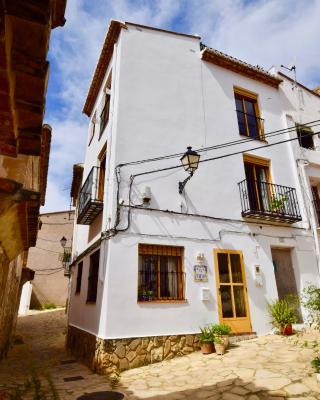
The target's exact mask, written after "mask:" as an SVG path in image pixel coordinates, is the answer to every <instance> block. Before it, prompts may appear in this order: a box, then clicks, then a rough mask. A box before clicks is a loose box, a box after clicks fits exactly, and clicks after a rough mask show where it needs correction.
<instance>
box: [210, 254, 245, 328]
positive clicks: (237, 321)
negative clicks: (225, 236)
mask: <svg viewBox="0 0 320 400" xmlns="http://www.w3.org/2000/svg"><path fill="white" fill-rule="evenodd" d="M220 253H224V254H228V273H229V279H230V282H228V283H222V284H221V283H220V275H219V264H218V254H220ZM230 254H238V255H239V256H240V266H241V274H242V283H238V282H235V283H233V282H232V271H231V264H230ZM214 264H215V273H216V290H217V299H218V314H219V321H220V322H221V323H223V322H224V323H229V325H230V326H231V328H232V330H233V331H234V332H235V333H244V332H246V333H249V332H251V331H252V324H251V317H250V308H249V301H248V290H247V279H246V273H245V268H244V261H243V253H242V251H241V250H228V249H214ZM221 285H222V286H224V285H225V286H230V287H231V303H232V312H233V315H236V312H235V304H234V292H233V286H242V287H243V290H244V301H245V306H246V311H247V316H246V317H238V318H237V317H232V318H223V315H222V302H221V295H220V286H221ZM237 326H239V328H237Z"/></svg>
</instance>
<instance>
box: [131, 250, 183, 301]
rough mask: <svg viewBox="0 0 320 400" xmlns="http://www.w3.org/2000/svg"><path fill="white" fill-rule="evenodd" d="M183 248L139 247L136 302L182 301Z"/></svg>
mask: <svg viewBox="0 0 320 400" xmlns="http://www.w3.org/2000/svg"><path fill="white" fill-rule="evenodd" d="M182 262H183V247H172V246H156V245H146V244H140V245H139V271H138V301H152V300H153V301H154V300H158V301H159V300H160V301H161V300H183V299H184V281H185V279H184V272H183V269H182Z"/></svg>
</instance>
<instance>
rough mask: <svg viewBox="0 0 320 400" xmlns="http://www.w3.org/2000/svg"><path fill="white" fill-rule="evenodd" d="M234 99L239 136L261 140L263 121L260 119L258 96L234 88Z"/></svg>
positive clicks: (262, 137)
mask: <svg viewBox="0 0 320 400" xmlns="http://www.w3.org/2000/svg"><path fill="white" fill-rule="evenodd" d="M234 97H235V102H236V112H237V118H238V126H239V133H240V135H245V136H249V137H251V138H255V139H260V140H263V139H264V136H263V119H262V118H260V113H259V107H258V96H257V95H256V94H254V93H251V92H248V91H245V90H243V89H239V88H234Z"/></svg>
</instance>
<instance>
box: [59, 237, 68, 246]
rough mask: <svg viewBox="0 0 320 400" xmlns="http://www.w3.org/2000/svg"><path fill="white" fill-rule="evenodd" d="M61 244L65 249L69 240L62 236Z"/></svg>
mask: <svg viewBox="0 0 320 400" xmlns="http://www.w3.org/2000/svg"><path fill="white" fill-rule="evenodd" d="M60 244H61V246H62V247H63V248H65V247H66V244H67V239H66V238H65V237H64V236H62V238H61V239H60Z"/></svg>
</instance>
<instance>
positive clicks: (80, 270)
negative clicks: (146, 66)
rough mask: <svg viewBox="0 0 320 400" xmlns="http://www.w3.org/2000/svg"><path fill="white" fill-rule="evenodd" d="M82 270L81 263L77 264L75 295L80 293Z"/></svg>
mask: <svg viewBox="0 0 320 400" xmlns="http://www.w3.org/2000/svg"><path fill="white" fill-rule="evenodd" d="M82 268H83V262H82V261H81V262H80V263H79V264H78V271H77V282H76V294H78V293H80V291H81V281H82Z"/></svg>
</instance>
